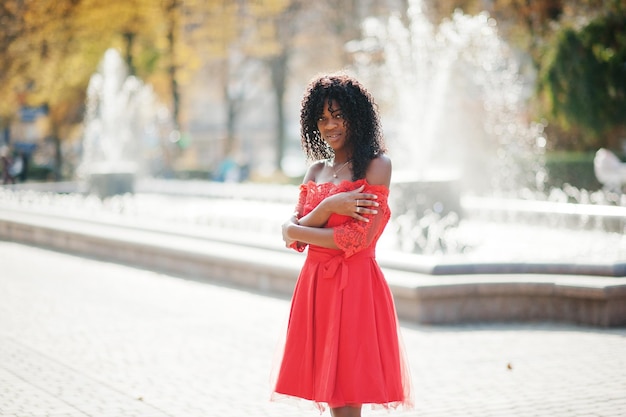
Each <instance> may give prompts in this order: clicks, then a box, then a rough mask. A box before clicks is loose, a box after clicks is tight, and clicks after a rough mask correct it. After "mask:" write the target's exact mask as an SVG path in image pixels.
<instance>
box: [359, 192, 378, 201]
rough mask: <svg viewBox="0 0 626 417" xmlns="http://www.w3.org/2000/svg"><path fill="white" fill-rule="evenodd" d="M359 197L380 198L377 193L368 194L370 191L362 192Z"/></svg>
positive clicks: (367, 198)
mask: <svg viewBox="0 0 626 417" xmlns="http://www.w3.org/2000/svg"><path fill="white" fill-rule="evenodd" d="M358 197H359V198H363V199H366V200H376V199H378V196H377V195H376V194H368V193H362V194H361V195H359V196H358Z"/></svg>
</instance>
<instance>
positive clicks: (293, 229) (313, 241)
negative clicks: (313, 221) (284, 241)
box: [286, 223, 338, 249]
mask: <svg viewBox="0 0 626 417" xmlns="http://www.w3.org/2000/svg"><path fill="white" fill-rule="evenodd" d="M286 234H287V237H288V238H289V239H291V240H295V241H298V242H303V243H308V244H310V245H316V246H321V247H324V248H329V249H338V248H337V245H336V244H335V240H334V236H333V234H334V231H333V229H329V228H323V227H311V226H305V225H302V224H296V223H292V224H289V225H288V227H287V229H286Z"/></svg>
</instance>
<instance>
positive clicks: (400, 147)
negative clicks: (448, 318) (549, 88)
mask: <svg viewBox="0 0 626 417" xmlns="http://www.w3.org/2000/svg"><path fill="white" fill-rule="evenodd" d="M409 4H410V7H409V9H408V12H407V17H406V19H403V18H401V17H399V16H392V17H390V18H388V19H387V20H381V19H378V18H370V19H368V20H366V21H365V22H364V25H363V29H364V38H363V40H361V41H358V42H352V43H350V44H349V45H348V49H349V51H350V52H352V53H353V56H354V58H355V61H356V68H355V70H356V72H357V73H358V74H359V77H361V78H362V79H364V80H365V82H366V83H367V84H368V85H369V86H371V89H372V90H373V93H374V95H375V96H376V97H377V98H379V101H380V104H381V113H382V117H383V121H384V122H385V125H386V126H388V127H389V128H387V129H386V136H387V138H388V142H389V145H390V148H391V153H392V156H393V158H394V167H395V172H394V178H393V186H394V187H395V192H394V193H392V195H395V196H396V198H395V199H394V200H393V201H392V203H393V208H394V213H395V214H394V219H393V222H392V227H394V231H395V233H394V235H395V237H396V239H395V240H396V242H395V245H396V247H397V248H399V249H400V250H402V251H404V252H413V253H421V254H426V255H442V254H443V255H447V256H446V259H448V260H449V259H455V258H458V255H463V259H464V261H465V262H467V260H468V259H474V260H475V261H477V259H476V257H477V256H478V257H479V258H480V260H481V261H483V262H484V261H485V260H487V261H489V262H508V263H510V262H511V261H512V260H514V259H516V257H517V259H518V260H521V259H523V260H524V261H525V262H528V261H529V260H531V259H532V258H533V257H535V261H537V260H541V261H545V260H546V259H547V258H546V255H547V253H546V252H545V251H543V252H542V251H533V250H530V251H528V250H527V251H526V254H512V253H506V254H503V253H502V250H501V249H502V248H499V247H497V246H496V247H495V248H494V247H491V245H490V244H489V242H488V241H487V242H485V240H484V238H485V236H484V234H485V231H486V230H493V228H489V227H488V223H489V222H493V221H499V222H501V223H500V224H499V226H498V227H497V229H501V230H502V231H503V232H502V233H498V234H497V236H495V235H491V237H492V238H494V239H495V240H497V242H500V243H501V242H502V241H503V240H512V239H514V235H517V236H522V235H525V233H524V228H528V226H530V227H531V228H536V227H537V226H540V225H541V226H547V227H549V228H550V230H549V232H548V233H552V234H553V233H554V228H555V227H560V226H563V223H567V225H568V226H573V227H574V228H581V226H582V229H590V228H591V227H589V225H595V226H598V227H599V228H600V229H601V230H602V229H604V231H610V232H616V233H618V235H611V236H610V237H609V239H612V240H613V243H615V244H617V246H613V248H617V249H615V250H613V251H611V250H609V251H607V252H605V253H604V259H605V260H608V259H611V261H619V260H620V259H621V257H622V256H623V255H624V253H623V251H624V249H623V247H624V241H623V239H622V238H621V234H622V232H623V230H624V227H625V226H626V222H625V221H624V215H625V214H626V212H625V211H624V210H623V209H621V208H619V207H609V208H607V207H598V206H595V207H588V206H584V205H583V204H576V205H569V206H565V204H560V205H559V204H557V202H558V203H562V200H563V198H562V197H563V196H564V195H565V193H564V192H563V190H552V191H551V192H550V194H549V195H546V194H545V192H544V191H545V190H544V183H545V180H546V179H547V175H548V174H547V173H546V170H545V168H544V165H543V153H544V150H545V145H546V138H545V137H544V136H543V127H544V126H543V125H542V124H540V123H528V122H527V121H526V118H527V116H526V113H525V105H524V104H525V100H526V98H527V97H526V94H528V91H529V89H530V88H531V86H530V85H526V84H525V81H524V79H523V78H522V77H521V75H520V70H519V65H518V57H516V56H515V54H514V53H513V51H512V50H511V49H510V48H509V47H508V46H507V44H506V43H505V42H503V41H502V40H501V38H500V37H499V35H498V31H497V24H496V22H495V20H494V19H492V18H490V17H489V15H488V14H486V13H483V14H479V15H476V16H469V15H465V14H463V13H462V12H460V11H456V12H455V13H454V14H453V15H452V16H451V17H450V18H449V19H446V20H445V21H443V22H442V23H441V24H440V25H438V26H435V25H433V24H432V23H431V22H430V21H429V20H428V19H427V17H426V14H425V13H424V10H423V7H424V2H423V1H422V0H412V1H410V2H409ZM571 189H573V187H571V186H570V187H566V190H565V191H568V192H569V191H571ZM584 193H585V192H584V191H580V192H578V194H579V195H580V194H584ZM571 194H574V193H571ZM571 194H570V195H571ZM505 197H506V198H505ZM550 198H552V199H556V201H552V202H549V201H547V200H549V199H550ZM567 198H568V197H567V196H566V197H565V199H566V200H567ZM595 199H596V200H605V201H606V198H602V197H596V198H595ZM529 200H531V201H529ZM588 202H589V201H577V202H576V203H588ZM611 209H615V210H613V211H611ZM563 218H566V220H565V221H563V220H562V219H563ZM511 219H513V220H515V222H516V225H515V226H512V225H511V222H510V221H509V220H511ZM546 219H547V220H546ZM559 219H561V220H559ZM476 224H480V225H482V227H483V228H482V230H481V229H480V228H476V227H475V225H476ZM570 229H571V227H570ZM505 230H506V232H504V231H505ZM494 232H495V230H494ZM535 233H536V236H537V237H539V236H543V237H544V238H545V236H546V234H542V233H540V232H539V231H537V230H535ZM560 233H562V234H563V235H568V233H572V231H571V230H570V231H565V230H564V231H562V232H560ZM507 234H508V235H507ZM472 235H474V236H472ZM478 237H482V238H483V240H481V241H480V242H479V239H478ZM579 238H582V239H583V240H584V239H585V238H584V237H583V236H580V237H579ZM480 246H482V247H489V248H490V249H491V250H486V251H483V250H481V249H480ZM531 247H532V245H528V248H529V249H530V248H531ZM565 247H571V245H565ZM494 249H495V250H494ZM498 249H500V250H498ZM559 249H563V248H562V247H559ZM616 251H617V252H616ZM548 252H550V251H548ZM556 252H558V253H559V255H557V254H556V253H554V251H553V252H552V256H562V255H563V252H562V250H557V251H556ZM479 253H480V255H478V254H479ZM575 253H576V255H575V256H572V255H568V256H567V257H566V258H567V259H568V260H569V258H575V259H578V260H579V256H580V252H578V251H575ZM486 256H488V259H485V257H486ZM537 256H539V257H537ZM594 256H600V257H603V254H602V252H598V254H595V255H594ZM566 258H561V259H562V260H563V259H566ZM503 267H505V266H503ZM506 268H509V267H505V269H506ZM509 269H510V268H509ZM545 269H546V268H544V270H545Z"/></svg>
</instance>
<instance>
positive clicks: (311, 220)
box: [297, 201, 332, 227]
mask: <svg viewBox="0 0 626 417" xmlns="http://www.w3.org/2000/svg"><path fill="white" fill-rule="evenodd" d="M326 206H327V205H326V204H324V201H322V202H321V203H320V204H319V205H318V206H317V207H315V208H314V209H313V210H311V211H310V212H309V213H308V214H307V215H306V216H302V217H301V218H299V219H298V221H297V223H298V224H299V225H300V226H307V227H324V225H325V224H326V222H328V218H329V217H330V215H331V214H332V212H331V211H329V210H327V209H326Z"/></svg>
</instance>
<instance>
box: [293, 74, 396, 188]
mask: <svg viewBox="0 0 626 417" xmlns="http://www.w3.org/2000/svg"><path fill="white" fill-rule="evenodd" d="M331 100H334V101H336V102H337V104H338V105H339V108H340V109H341V112H342V114H343V117H344V120H345V123H346V128H347V131H348V137H347V140H348V143H349V144H350V145H351V146H352V154H351V155H350V156H349V158H350V162H352V180H353V181H356V180H358V179H361V178H364V177H365V172H366V170H367V166H368V165H369V163H370V161H371V160H372V159H374V158H376V156H378V155H379V154H381V153H384V152H386V149H385V144H384V139H383V135H382V129H381V127H380V119H379V116H378V107H377V105H376V103H375V102H374V99H373V98H372V96H371V94H370V93H369V92H368V91H367V90H366V89H365V87H363V86H362V85H361V83H359V82H358V81H357V80H355V79H354V78H352V77H350V76H348V75H345V74H336V75H323V76H320V77H317V78H315V79H313V80H312V81H311V82H310V83H309V85H308V87H307V89H306V91H305V93H304V97H303V98H302V109H301V111H300V129H301V140H302V149H303V150H304V153H305V154H306V156H307V159H308V160H309V161H319V160H323V159H329V158H332V157H333V155H334V152H333V150H332V148H331V147H330V146H328V144H327V143H326V142H325V141H324V140H323V139H322V136H321V134H320V131H319V129H318V128H317V121H318V119H319V117H320V116H321V115H322V114H323V112H324V104H325V103H329V102H330V101H331Z"/></svg>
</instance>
